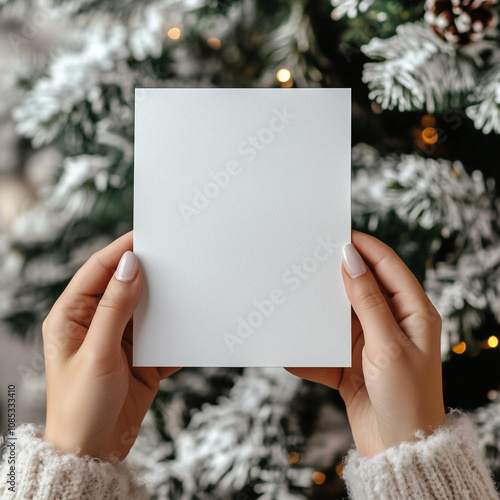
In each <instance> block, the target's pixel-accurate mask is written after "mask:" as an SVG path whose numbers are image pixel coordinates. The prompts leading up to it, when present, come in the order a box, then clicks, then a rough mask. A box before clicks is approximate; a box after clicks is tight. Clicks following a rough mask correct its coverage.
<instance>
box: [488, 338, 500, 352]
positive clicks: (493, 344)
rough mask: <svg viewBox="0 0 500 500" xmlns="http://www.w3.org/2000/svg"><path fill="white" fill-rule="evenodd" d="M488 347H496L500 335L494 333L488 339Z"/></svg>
mask: <svg viewBox="0 0 500 500" xmlns="http://www.w3.org/2000/svg"><path fill="white" fill-rule="evenodd" d="M488 347H491V348H492V349H495V347H498V337H496V336H495V335H492V336H491V337H490V338H489V339H488Z"/></svg>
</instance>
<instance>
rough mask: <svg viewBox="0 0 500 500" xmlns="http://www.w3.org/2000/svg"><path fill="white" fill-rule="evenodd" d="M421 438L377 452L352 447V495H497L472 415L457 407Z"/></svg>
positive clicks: (451, 498)
mask: <svg viewBox="0 0 500 500" xmlns="http://www.w3.org/2000/svg"><path fill="white" fill-rule="evenodd" d="M416 435H417V437H418V441H415V442H407V443H402V444H400V445H399V446H397V447H393V448H389V449H387V450H385V451H383V452H382V453H379V454H378V455H375V456H373V457H361V456H360V455H359V453H358V452H357V451H356V450H351V451H350V452H349V453H348V455H347V458H346V465H345V467H344V470H343V474H342V476H343V479H344V481H345V482H346V485H347V489H348V491H349V495H350V498H352V499H353V500H365V499H367V500H368V499H369V500H373V499H384V500H396V499H398V500H400V499H401V498H404V499H407V500H411V499H419V500H427V499H429V500H435V499H443V500H445V499H446V500H455V499H456V500H462V499H468V500H490V499H496V500H498V494H497V492H496V490H495V487H494V484H493V482H492V479H491V477H490V473H489V471H488V469H487V467H486V466H485V464H484V462H483V459H482V456H481V453H480V451H479V448H478V444H477V438H476V434H475V430H474V427H473V425H472V423H471V422H470V420H469V419H468V417H466V416H465V415H463V414H460V413H459V412H457V411H453V412H452V413H450V414H449V415H448V417H447V424H446V425H445V426H443V427H442V428H440V429H438V430H437V431H436V432H435V433H434V434H432V435H431V436H428V437H424V436H422V435H421V434H419V433H417V434H416Z"/></svg>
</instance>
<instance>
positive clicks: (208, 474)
mask: <svg viewBox="0 0 500 500" xmlns="http://www.w3.org/2000/svg"><path fill="white" fill-rule="evenodd" d="M299 384H300V380H299V379H294V378H292V377H291V376H290V375H289V374H288V373H287V372H285V371H283V370H280V369H276V368H247V369H245V371H244V373H243V375H242V376H241V377H240V378H239V379H238V380H237V381H236V383H235V385H234V386H233V388H232V389H231V391H230V392H229V395H228V397H227V398H221V399H220V400H219V402H218V404H216V405H205V406H203V407H202V409H201V410H200V411H199V412H198V413H196V414H195V415H194V416H193V418H192V419H191V422H190V424H189V425H188V427H187V428H186V429H185V430H182V431H181V432H180V434H179V435H178V436H177V439H176V451H175V461H171V460H169V461H165V452H167V453H171V451H170V450H169V449H168V448H164V450H163V453H157V452H155V451H154V450H152V449H151V448H150V447H151V444H152V443H153V442H154V440H153V441H152V440H151V439H150V437H149V435H150V432H151V428H149V430H148V428H147V427H146V428H144V429H143V431H141V435H140V436H139V440H138V443H137V446H135V447H134V449H133V450H132V452H131V455H130V460H131V461H132V462H134V463H135V464H136V465H137V466H139V467H140V468H142V469H143V472H144V473H145V477H146V479H147V481H148V483H149V484H150V486H151V491H152V492H154V494H155V495H156V496H155V497H154V498H156V499H158V500H167V499H169V500H172V499H182V500H194V499H200V500H201V499H203V500H205V499H206V500H208V499H212V498H231V497H232V496H233V495H234V494H237V493H239V492H241V491H244V489H245V488H250V489H251V490H253V488H254V487H255V490H254V492H255V493H258V492H260V496H259V498H260V499H261V500H264V499H269V500H271V499H279V498H281V499H283V500H284V499H285V498H287V499H296V500H299V499H300V498H303V497H302V496H298V495H292V494H291V493H289V489H290V488H289V483H290V482H291V481H292V480H291V478H290V477H289V476H288V473H287V471H288V466H287V465H286V464H287V461H286V454H287V449H286V442H285V436H284V433H283V431H281V430H280V429H282V419H283V418H284V417H285V415H286V412H287V410H288V406H289V403H290V400H291V399H292V398H293V396H294V395H295V393H296V390H297V387H298V386H299ZM150 425H151V424H150V423H149V426H150Z"/></svg>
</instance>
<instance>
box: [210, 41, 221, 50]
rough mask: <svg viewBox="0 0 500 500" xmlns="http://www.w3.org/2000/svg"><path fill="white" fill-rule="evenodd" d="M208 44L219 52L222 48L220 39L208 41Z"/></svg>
mask: <svg viewBox="0 0 500 500" xmlns="http://www.w3.org/2000/svg"><path fill="white" fill-rule="evenodd" d="M207 44H208V46H209V47H211V48H212V49H214V50H219V49H220V46H221V43H220V40H219V39H218V38H209V39H208V40H207Z"/></svg>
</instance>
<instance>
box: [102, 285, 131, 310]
mask: <svg viewBox="0 0 500 500" xmlns="http://www.w3.org/2000/svg"><path fill="white" fill-rule="evenodd" d="M126 306H127V298H126V297H125V296H124V294H123V293H119V292H117V291H116V290H110V289H108V290H106V292H105V293H104V295H103V296H102V297H101V300H100V301H99V308H100V309H101V310H107V311H109V312H111V313H118V312H123V310H124V309H125V308H126Z"/></svg>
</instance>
